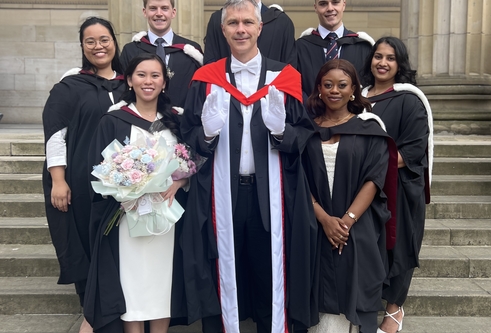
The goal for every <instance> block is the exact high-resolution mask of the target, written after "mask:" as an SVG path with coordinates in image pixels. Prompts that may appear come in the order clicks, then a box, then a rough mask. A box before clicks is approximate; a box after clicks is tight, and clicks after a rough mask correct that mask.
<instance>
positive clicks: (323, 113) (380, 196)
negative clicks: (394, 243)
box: [304, 59, 395, 333]
mask: <svg viewBox="0 0 491 333" xmlns="http://www.w3.org/2000/svg"><path fill="white" fill-rule="evenodd" d="M307 106H308V111H309V112H311V114H312V116H313V119H314V122H315V124H316V133H315V135H314V136H313V137H312V138H311V139H310V141H309V143H308V145H307V147H306V152H305V154H304V165H305V172H306V174H307V178H308V179H309V185H310V190H311V193H312V204H313V206H314V212H315V215H316V218H317V221H318V223H319V237H318V241H319V244H320V246H319V248H320V253H319V257H318V259H317V260H318V262H317V263H318V267H319V270H320V272H319V281H320V283H319V292H318V297H319V312H320V323H319V325H317V326H315V327H313V328H311V329H310V331H311V332H339V333H348V332H349V333H351V332H358V330H359V331H360V332H364V333H375V332H376V330H377V313H378V311H379V310H381V309H383V307H382V303H381V300H380V298H381V296H382V283H383V282H384V279H385V277H386V273H387V271H386V269H387V258H386V252H385V244H386V232H385V225H386V222H387V221H388V220H389V218H390V213H389V210H388V209H387V197H386V194H385V192H384V190H383V188H384V185H390V184H386V175H387V174H391V172H390V171H391V170H392V171H393V170H394V166H395V160H394V159H393V158H392V159H391V158H390V151H391V150H390V147H391V143H390V142H391V140H390V138H389V137H388V135H387V134H386V133H385V131H384V130H383V123H381V121H380V119H379V118H378V117H376V116H374V115H372V114H368V113H363V111H364V110H365V109H366V110H370V109H371V106H370V103H369V102H368V100H367V99H366V98H364V97H363V96H361V88H360V81H359V79H358V77H357V74H356V70H355V68H354V67H353V65H351V63H349V62H348V61H346V60H342V59H336V60H330V61H328V62H327V63H326V64H325V65H324V66H323V67H322V68H321V69H320V71H319V73H318V75H317V78H316V81H315V89H314V92H313V93H312V94H311V95H310V96H309V99H308V101H307ZM392 151H393V150H392ZM393 156H394V157H395V154H393ZM390 161H392V163H390ZM388 170H389V171H388ZM392 174H393V172H392Z"/></svg>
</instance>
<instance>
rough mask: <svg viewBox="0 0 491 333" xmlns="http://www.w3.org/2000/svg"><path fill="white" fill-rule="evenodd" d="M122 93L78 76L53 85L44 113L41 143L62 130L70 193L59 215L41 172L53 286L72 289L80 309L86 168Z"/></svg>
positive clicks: (116, 86)
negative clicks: (100, 126) (55, 268)
mask: <svg viewBox="0 0 491 333" xmlns="http://www.w3.org/2000/svg"><path fill="white" fill-rule="evenodd" d="M123 90H124V81H123V77H122V76H119V77H117V78H116V79H114V80H106V79H104V78H102V77H100V76H97V75H93V74H89V73H87V72H85V71H81V72H80V73H79V74H76V75H70V76H67V77H65V78H63V79H62V80H61V81H60V82H59V83H57V84H55V86H54V87H53V89H52V90H51V91H50V95H49V98H48V100H47V102H46V105H45V107H44V111H43V127H44V137H45V142H47V141H48V140H49V139H50V138H51V136H52V135H53V134H55V133H56V132H58V131H60V130H61V129H63V128H65V127H67V134H66V151H67V167H66V170H65V180H66V182H67V184H68V186H69V187H70V189H71V202H72V203H71V205H69V206H68V212H66V213H64V212H61V211H59V210H58V209H56V208H54V207H53V205H52V204H51V188H52V179H51V175H50V173H49V172H48V170H47V167H46V162H45V165H44V168H43V190H44V196H45V205H46V217H47V219H48V225H49V230H50V234H51V239H52V241H53V245H54V247H55V249H56V254H57V257H58V262H59V264H60V277H59V280H58V283H60V284H70V283H75V285H76V288H77V293H78V294H79V295H80V297H81V299H80V301H81V303H83V292H84V289H85V281H86V279H87V272H88V269H89V261H90V260H89V259H90V245H89V217H90V201H91V198H90V183H89V174H90V170H89V168H88V165H87V156H88V151H89V144H90V141H91V139H92V136H93V134H94V132H95V128H96V126H97V123H98V122H99V119H100V118H101V116H102V115H103V114H104V113H105V112H107V110H108V109H109V107H110V106H111V105H112V104H113V101H112V100H111V98H110V93H111V94H112V96H113V100H114V101H117V100H118V99H119V97H120V95H121V93H122V91H123Z"/></svg>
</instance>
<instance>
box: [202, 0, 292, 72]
mask: <svg viewBox="0 0 491 333" xmlns="http://www.w3.org/2000/svg"><path fill="white" fill-rule="evenodd" d="M256 3H257V5H258V6H259V9H260V10H261V20H262V23H263V27H262V32H261V35H260V36H259V38H258V42H257V44H258V47H259V50H261V54H263V55H264V56H265V57H267V58H270V59H272V60H276V61H281V62H283V63H287V64H290V65H292V66H293V67H297V58H296V49H295V27H294V26H293V22H292V20H291V19H290V18H289V17H288V15H287V14H286V13H285V12H284V11H283V9H282V8H281V7H280V6H279V5H271V6H269V7H268V6H266V5H265V4H263V3H262V2H261V0H259V1H256ZM221 18H222V10H217V11H216V12H214V13H213V14H212V15H211V17H210V20H209V21H208V26H207V29H206V36H205V40H204V43H205V53H204V61H203V62H204V63H205V64H209V63H211V62H214V61H217V60H219V59H222V58H225V57H228V56H229V55H230V47H229V45H228V43H227V41H226V39H225V37H224V36H223V33H222V28H221Z"/></svg>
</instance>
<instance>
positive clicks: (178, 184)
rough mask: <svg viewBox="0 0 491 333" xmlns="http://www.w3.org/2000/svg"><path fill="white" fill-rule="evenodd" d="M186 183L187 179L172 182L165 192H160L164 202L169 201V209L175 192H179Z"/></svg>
mask: <svg viewBox="0 0 491 333" xmlns="http://www.w3.org/2000/svg"><path fill="white" fill-rule="evenodd" d="M188 181H189V180H188V178H183V179H179V180H174V181H173V182H172V185H171V186H170V187H169V188H168V189H167V190H166V191H164V192H160V195H161V196H162V198H164V201H165V200H167V199H169V204H168V205H169V207H170V206H172V202H173V201H174V197H175V195H176V193H177V190H179V189H180V188H181V187H183V186H186V184H187V183H188Z"/></svg>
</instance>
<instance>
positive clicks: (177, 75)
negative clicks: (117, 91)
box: [120, 34, 203, 107]
mask: <svg viewBox="0 0 491 333" xmlns="http://www.w3.org/2000/svg"><path fill="white" fill-rule="evenodd" d="M172 44H189V45H191V46H194V47H195V48H196V49H197V50H198V51H200V52H201V53H202V52H203V51H202V50H201V47H200V46H199V44H198V43H196V42H193V41H192V40H189V39H186V38H184V37H181V36H179V35H177V34H174V39H173V41H172ZM164 48H165V52H166V54H169V55H170V57H169V63H168V67H169V69H170V71H171V72H173V73H174V75H173V76H172V78H171V79H170V80H169V82H168V83H167V86H166V88H165V91H166V93H167V95H168V96H169V98H170V99H171V102H172V105H173V106H178V107H184V102H185V101H186V96H187V92H188V88H189V83H190V82H191V78H192V77H193V74H194V72H195V71H196V70H197V69H198V68H199V67H201V64H200V63H199V62H198V61H197V60H195V59H193V58H192V57H190V56H189V55H187V54H185V53H184V51H183V50H182V49H179V48H175V47H171V46H165V47H164ZM156 50H157V47H156V46H155V45H152V44H150V42H149V41H148V36H144V37H143V38H142V39H141V41H135V42H130V43H128V44H126V45H125V46H124V47H123V51H122V52H121V57H120V59H121V65H122V66H123V68H124V69H125V70H126V68H127V67H128V64H129V62H130V60H131V59H133V58H134V57H135V56H136V55H138V54H141V53H155V52H156Z"/></svg>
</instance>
